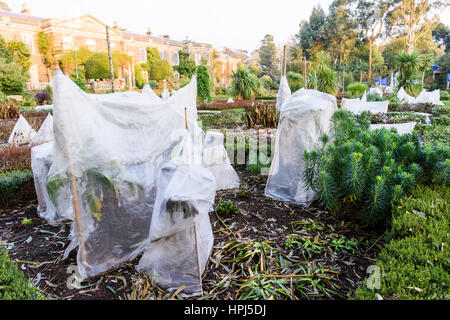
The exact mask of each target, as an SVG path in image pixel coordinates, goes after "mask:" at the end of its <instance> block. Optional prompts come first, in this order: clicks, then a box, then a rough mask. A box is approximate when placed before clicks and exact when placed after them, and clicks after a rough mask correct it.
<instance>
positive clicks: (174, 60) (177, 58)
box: [173, 53, 180, 66]
mask: <svg viewBox="0 0 450 320" xmlns="http://www.w3.org/2000/svg"><path fill="white" fill-rule="evenodd" d="M179 64H180V57H179V56H178V53H174V54H173V65H174V66H177V65H179Z"/></svg>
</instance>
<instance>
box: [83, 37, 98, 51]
mask: <svg viewBox="0 0 450 320" xmlns="http://www.w3.org/2000/svg"><path fill="white" fill-rule="evenodd" d="M96 45H97V43H96V41H95V39H86V47H88V48H93V49H95V48H96Z"/></svg>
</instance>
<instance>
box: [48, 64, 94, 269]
mask: <svg viewBox="0 0 450 320" xmlns="http://www.w3.org/2000/svg"><path fill="white" fill-rule="evenodd" d="M56 70H59V69H58V68H55V71H56ZM63 128H65V126H63ZM63 134H64V133H63ZM64 136H65V137H66V138H67V137H69V136H68V135H67V134H64ZM65 147H66V150H65V151H66V156H67V160H68V162H69V175H70V181H71V184H72V195H73V205H74V209H75V223H76V225H77V233H78V240H79V242H80V251H81V263H82V264H83V265H84V266H86V265H87V258H86V247H85V244H84V235H83V229H82V223H81V214H80V205H79V202H78V189H77V183H76V179H75V175H74V170H73V163H72V157H71V155H70V152H69V148H68V144H67V143H65Z"/></svg>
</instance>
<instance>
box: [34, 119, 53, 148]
mask: <svg viewBox="0 0 450 320" xmlns="http://www.w3.org/2000/svg"><path fill="white" fill-rule="evenodd" d="M52 140H53V117H52V115H51V114H50V113H49V114H48V116H47V118H45V121H44V123H42V125H41V128H40V129H39V131H38V132H37V134H36V135H35V136H34V137H33V139H32V140H31V145H32V146H37V145H40V144H43V143H47V142H50V141H52Z"/></svg>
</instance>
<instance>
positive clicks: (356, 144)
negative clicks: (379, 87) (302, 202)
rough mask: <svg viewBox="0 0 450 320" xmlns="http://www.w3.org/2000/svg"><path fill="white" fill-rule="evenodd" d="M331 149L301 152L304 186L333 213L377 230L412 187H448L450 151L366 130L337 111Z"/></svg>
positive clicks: (365, 125)
mask: <svg viewBox="0 0 450 320" xmlns="http://www.w3.org/2000/svg"><path fill="white" fill-rule="evenodd" d="M332 122H333V131H334V139H335V140H334V143H331V144H329V138H328V137H327V136H323V137H322V139H321V142H322V144H323V145H322V147H321V148H320V149H317V150H313V151H311V152H306V151H305V160H306V170H305V174H304V181H305V183H306V185H307V186H308V187H309V188H311V189H312V190H314V191H316V192H318V194H319V200H320V203H321V204H322V205H323V206H325V207H327V208H329V209H332V210H334V211H338V212H354V213H357V214H359V215H362V218H363V219H364V220H365V221H366V222H368V223H370V224H371V225H376V224H378V223H384V222H386V221H388V220H389V218H390V216H389V215H390V211H391V207H392V205H393V203H396V201H398V200H399V199H400V198H401V197H403V196H404V195H405V194H409V192H410V191H411V190H412V189H413V188H414V187H415V186H416V184H417V183H424V184H430V183H444V184H447V185H448V184H450V179H449V176H448V174H446V172H447V168H448V166H449V165H450V161H449V160H448V159H450V149H449V148H446V147H442V146H437V145H421V144H420V142H419V138H418V136H417V134H412V135H411V134H406V135H402V136H400V135H398V134H397V133H396V131H395V129H393V130H391V131H388V130H386V129H384V128H383V129H381V130H374V131H371V130H369V125H370V121H369V120H367V119H366V117H365V116H362V117H361V118H359V119H358V120H355V118H354V116H353V114H352V113H351V112H348V111H343V110H340V111H338V112H336V113H335V114H334V116H333V118H332Z"/></svg>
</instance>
